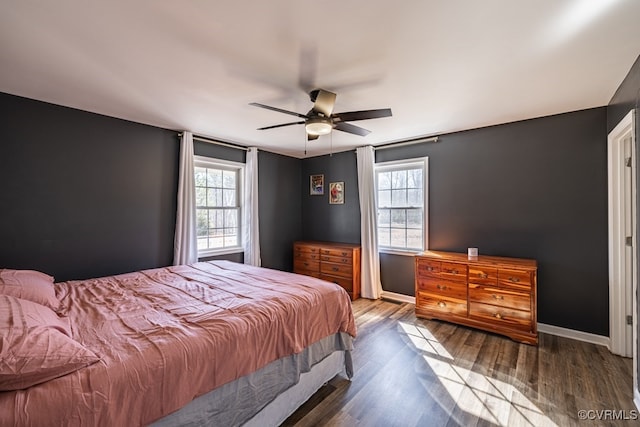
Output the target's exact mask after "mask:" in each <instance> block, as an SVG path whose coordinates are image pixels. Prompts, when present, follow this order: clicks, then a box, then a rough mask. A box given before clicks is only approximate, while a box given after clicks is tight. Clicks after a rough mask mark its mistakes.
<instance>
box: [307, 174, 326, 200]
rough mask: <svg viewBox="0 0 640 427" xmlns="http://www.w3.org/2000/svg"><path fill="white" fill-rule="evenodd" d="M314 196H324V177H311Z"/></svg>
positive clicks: (311, 192) (310, 191)
mask: <svg viewBox="0 0 640 427" xmlns="http://www.w3.org/2000/svg"><path fill="white" fill-rule="evenodd" d="M309 181H310V190H309V194H311V195H312V196H322V195H323V194H324V175H311V176H310V178H309Z"/></svg>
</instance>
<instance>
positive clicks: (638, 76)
mask: <svg viewBox="0 0 640 427" xmlns="http://www.w3.org/2000/svg"><path fill="white" fill-rule="evenodd" d="M639 106H640V56H638V58H637V59H636V62H635V63H634V64H633V67H631V69H630V70H629V73H628V74H627V76H626V77H625V79H624V80H623V81H622V83H621V84H620V86H619V87H618V89H617V90H616V93H615V95H614V96H613V98H611V101H610V102H609V105H608V106H607V132H611V131H612V130H613V129H614V128H615V127H616V125H617V124H618V123H619V122H620V120H622V119H623V118H624V117H625V116H626V115H627V114H628V113H629V111H631V110H632V109H635V110H636V120H635V128H636V159H635V161H636V167H640V162H638V159H637V157H638V156H637V153H640V117H638V115H639V114H640V111H639V110H638V107H639ZM636 188H640V176H639V177H638V182H636ZM636 215H638V218H637V224H638V226H640V206H636ZM638 235H640V230H636V236H638ZM637 250H638V248H637V247H636V251H637ZM636 258H639V255H638V254H636ZM638 265H640V259H638ZM636 298H638V296H637V295H636ZM638 307H639V309H640V301H639V304H638ZM635 315H636V318H640V312H637V313H636V314H635ZM638 325H640V323H638ZM639 327H640V326H639ZM638 335H640V330H639V331H638ZM636 345H637V350H638V353H637V354H640V341H638V342H636ZM638 375H640V364H639V365H638ZM638 390H640V388H639V389H638Z"/></svg>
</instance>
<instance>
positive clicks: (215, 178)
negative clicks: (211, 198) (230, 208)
mask: <svg viewBox="0 0 640 427" xmlns="http://www.w3.org/2000/svg"><path fill="white" fill-rule="evenodd" d="M207 187H222V171H221V170H220V169H207Z"/></svg>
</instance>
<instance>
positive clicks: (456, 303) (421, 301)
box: [416, 291, 467, 317]
mask: <svg viewBox="0 0 640 427" xmlns="http://www.w3.org/2000/svg"><path fill="white" fill-rule="evenodd" d="M416 305H417V307H418V308H421V309H425V310H429V311H433V312H436V313H441V314H453V315H456V316H463V317H466V316H467V300H466V299H458V298H450V297H445V296H440V295H434V294H431V293H428V292H422V291H418V298H417V299H416Z"/></svg>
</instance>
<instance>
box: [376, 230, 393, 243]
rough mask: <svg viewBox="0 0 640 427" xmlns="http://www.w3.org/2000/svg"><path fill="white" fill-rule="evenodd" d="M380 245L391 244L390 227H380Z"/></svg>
mask: <svg viewBox="0 0 640 427" xmlns="http://www.w3.org/2000/svg"><path fill="white" fill-rule="evenodd" d="M378 245H380V246H391V229H390V228H388V227H378Z"/></svg>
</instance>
